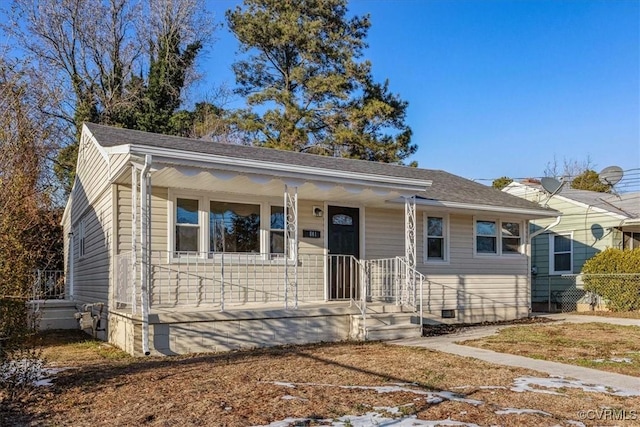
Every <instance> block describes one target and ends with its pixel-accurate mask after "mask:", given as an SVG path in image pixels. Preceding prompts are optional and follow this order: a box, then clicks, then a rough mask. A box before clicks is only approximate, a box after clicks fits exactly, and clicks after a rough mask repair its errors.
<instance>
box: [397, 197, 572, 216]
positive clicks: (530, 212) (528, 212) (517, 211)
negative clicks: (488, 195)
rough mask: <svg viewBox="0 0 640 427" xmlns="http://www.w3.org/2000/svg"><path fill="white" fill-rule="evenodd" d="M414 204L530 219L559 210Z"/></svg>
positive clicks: (433, 202)
mask: <svg viewBox="0 0 640 427" xmlns="http://www.w3.org/2000/svg"><path fill="white" fill-rule="evenodd" d="M393 202H397V203H400V202H402V203H404V201H401V200H399V199H397V200H393ZM416 206H433V207H439V208H446V209H460V210H466V211H480V212H493V213H500V214H510V215H522V216H527V217H529V218H531V219H536V218H554V217H557V216H558V215H560V212H557V211H552V210H549V211H548V210H541V209H527V208H519V207H510V206H494V205H482V204H477V203H463V202H450V201H446V200H428V199H418V200H416Z"/></svg>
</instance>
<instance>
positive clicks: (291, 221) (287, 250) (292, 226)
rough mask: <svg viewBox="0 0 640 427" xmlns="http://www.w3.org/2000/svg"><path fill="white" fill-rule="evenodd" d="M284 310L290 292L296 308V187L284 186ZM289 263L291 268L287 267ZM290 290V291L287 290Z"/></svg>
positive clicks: (287, 307) (286, 306) (287, 306)
mask: <svg viewBox="0 0 640 427" xmlns="http://www.w3.org/2000/svg"><path fill="white" fill-rule="evenodd" d="M284 233H285V236H284V238H285V243H284V308H285V309H289V298H290V295H289V293H290V290H291V291H292V292H293V308H294V309H297V308H298V187H289V186H288V185H287V184H285V185H284ZM289 261H291V264H292V267H293V268H290V266H289ZM289 288H291V289H289Z"/></svg>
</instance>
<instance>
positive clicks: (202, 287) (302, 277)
mask: <svg viewBox="0 0 640 427" xmlns="http://www.w3.org/2000/svg"><path fill="white" fill-rule="evenodd" d="M133 260H134V258H133V257H132V254H131V253H130V252H127V253H122V254H119V255H117V256H116V260H115V265H114V277H115V282H116V283H115V288H114V300H115V303H116V304H115V305H116V307H117V308H119V309H123V310H127V311H129V310H130V311H131V312H133V313H135V312H136V310H137V307H140V293H141V288H140V280H139V278H140V272H141V271H142V269H143V268H148V271H149V278H150V286H149V306H150V307H152V308H170V307H212V308H214V307H215V308H218V309H220V310H225V308H226V307H228V306H239V305H244V304H251V303H283V304H284V303H285V302H286V298H287V296H286V292H285V291H286V285H285V266H287V265H288V268H289V269H290V268H292V264H293V262H294V261H292V260H286V259H284V257H283V256H282V255H273V254H264V253H225V254H211V253H171V252H168V251H152V252H151V253H150V258H149V260H148V262H146V263H144V262H142V261H141V259H140V257H138V258H137V259H136V264H135V265H134V264H133V262H134V261H133ZM134 267H135V268H134ZM296 270H297V292H296V293H295V295H296V298H297V300H296V302H319V301H327V300H332V301H333V300H343V301H349V302H351V303H352V304H353V303H355V304H356V305H357V307H358V308H359V309H360V311H362V313H363V315H366V304H367V302H368V301H374V302H385V303H395V304H408V305H409V306H411V307H414V309H415V310H418V307H419V304H417V303H416V301H419V300H421V297H418V294H419V295H420V296H421V292H418V288H416V287H415V286H414V287H413V288H411V289H413V291H410V290H409V288H407V285H406V284H405V282H407V278H409V279H410V280H411V283H417V284H419V286H421V283H422V281H423V279H424V276H422V275H421V274H420V273H419V272H417V271H416V270H415V269H409V270H407V268H406V263H404V261H403V258H388V259H376V260H359V259H357V258H355V257H353V256H352V255H326V256H325V255H321V254H318V255H311V254H302V255H298V261H297V269H296ZM325 283H327V284H328V287H325ZM407 292H409V293H411V292H413V293H412V294H411V296H410V297H404V296H403V295H407Z"/></svg>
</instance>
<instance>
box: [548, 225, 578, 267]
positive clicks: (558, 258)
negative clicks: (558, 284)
mask: <svg viewBox="0 0 640 427" xmlns="http://www.w3.org/2000/svg"><path fill="white" fill-rule="evenodd" d="M572 237H573V236H572V235H571V233H569V234H550V235H549V258H550V259H549V264H550V267H551V268H550V269H549V271H550V273H551V274H571V273H573V238H572Z"/></svg>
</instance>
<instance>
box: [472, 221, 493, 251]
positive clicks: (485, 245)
mask: <svg viewBox="0 0 640 427" xmlns="http://www.w3.org/2000/svg"><path fill="white" fill-rule="evenodd" d="M476 253H479V254H497V253H498V227H497V224H496V221H484V220H478V221H476Z"/></svg>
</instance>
